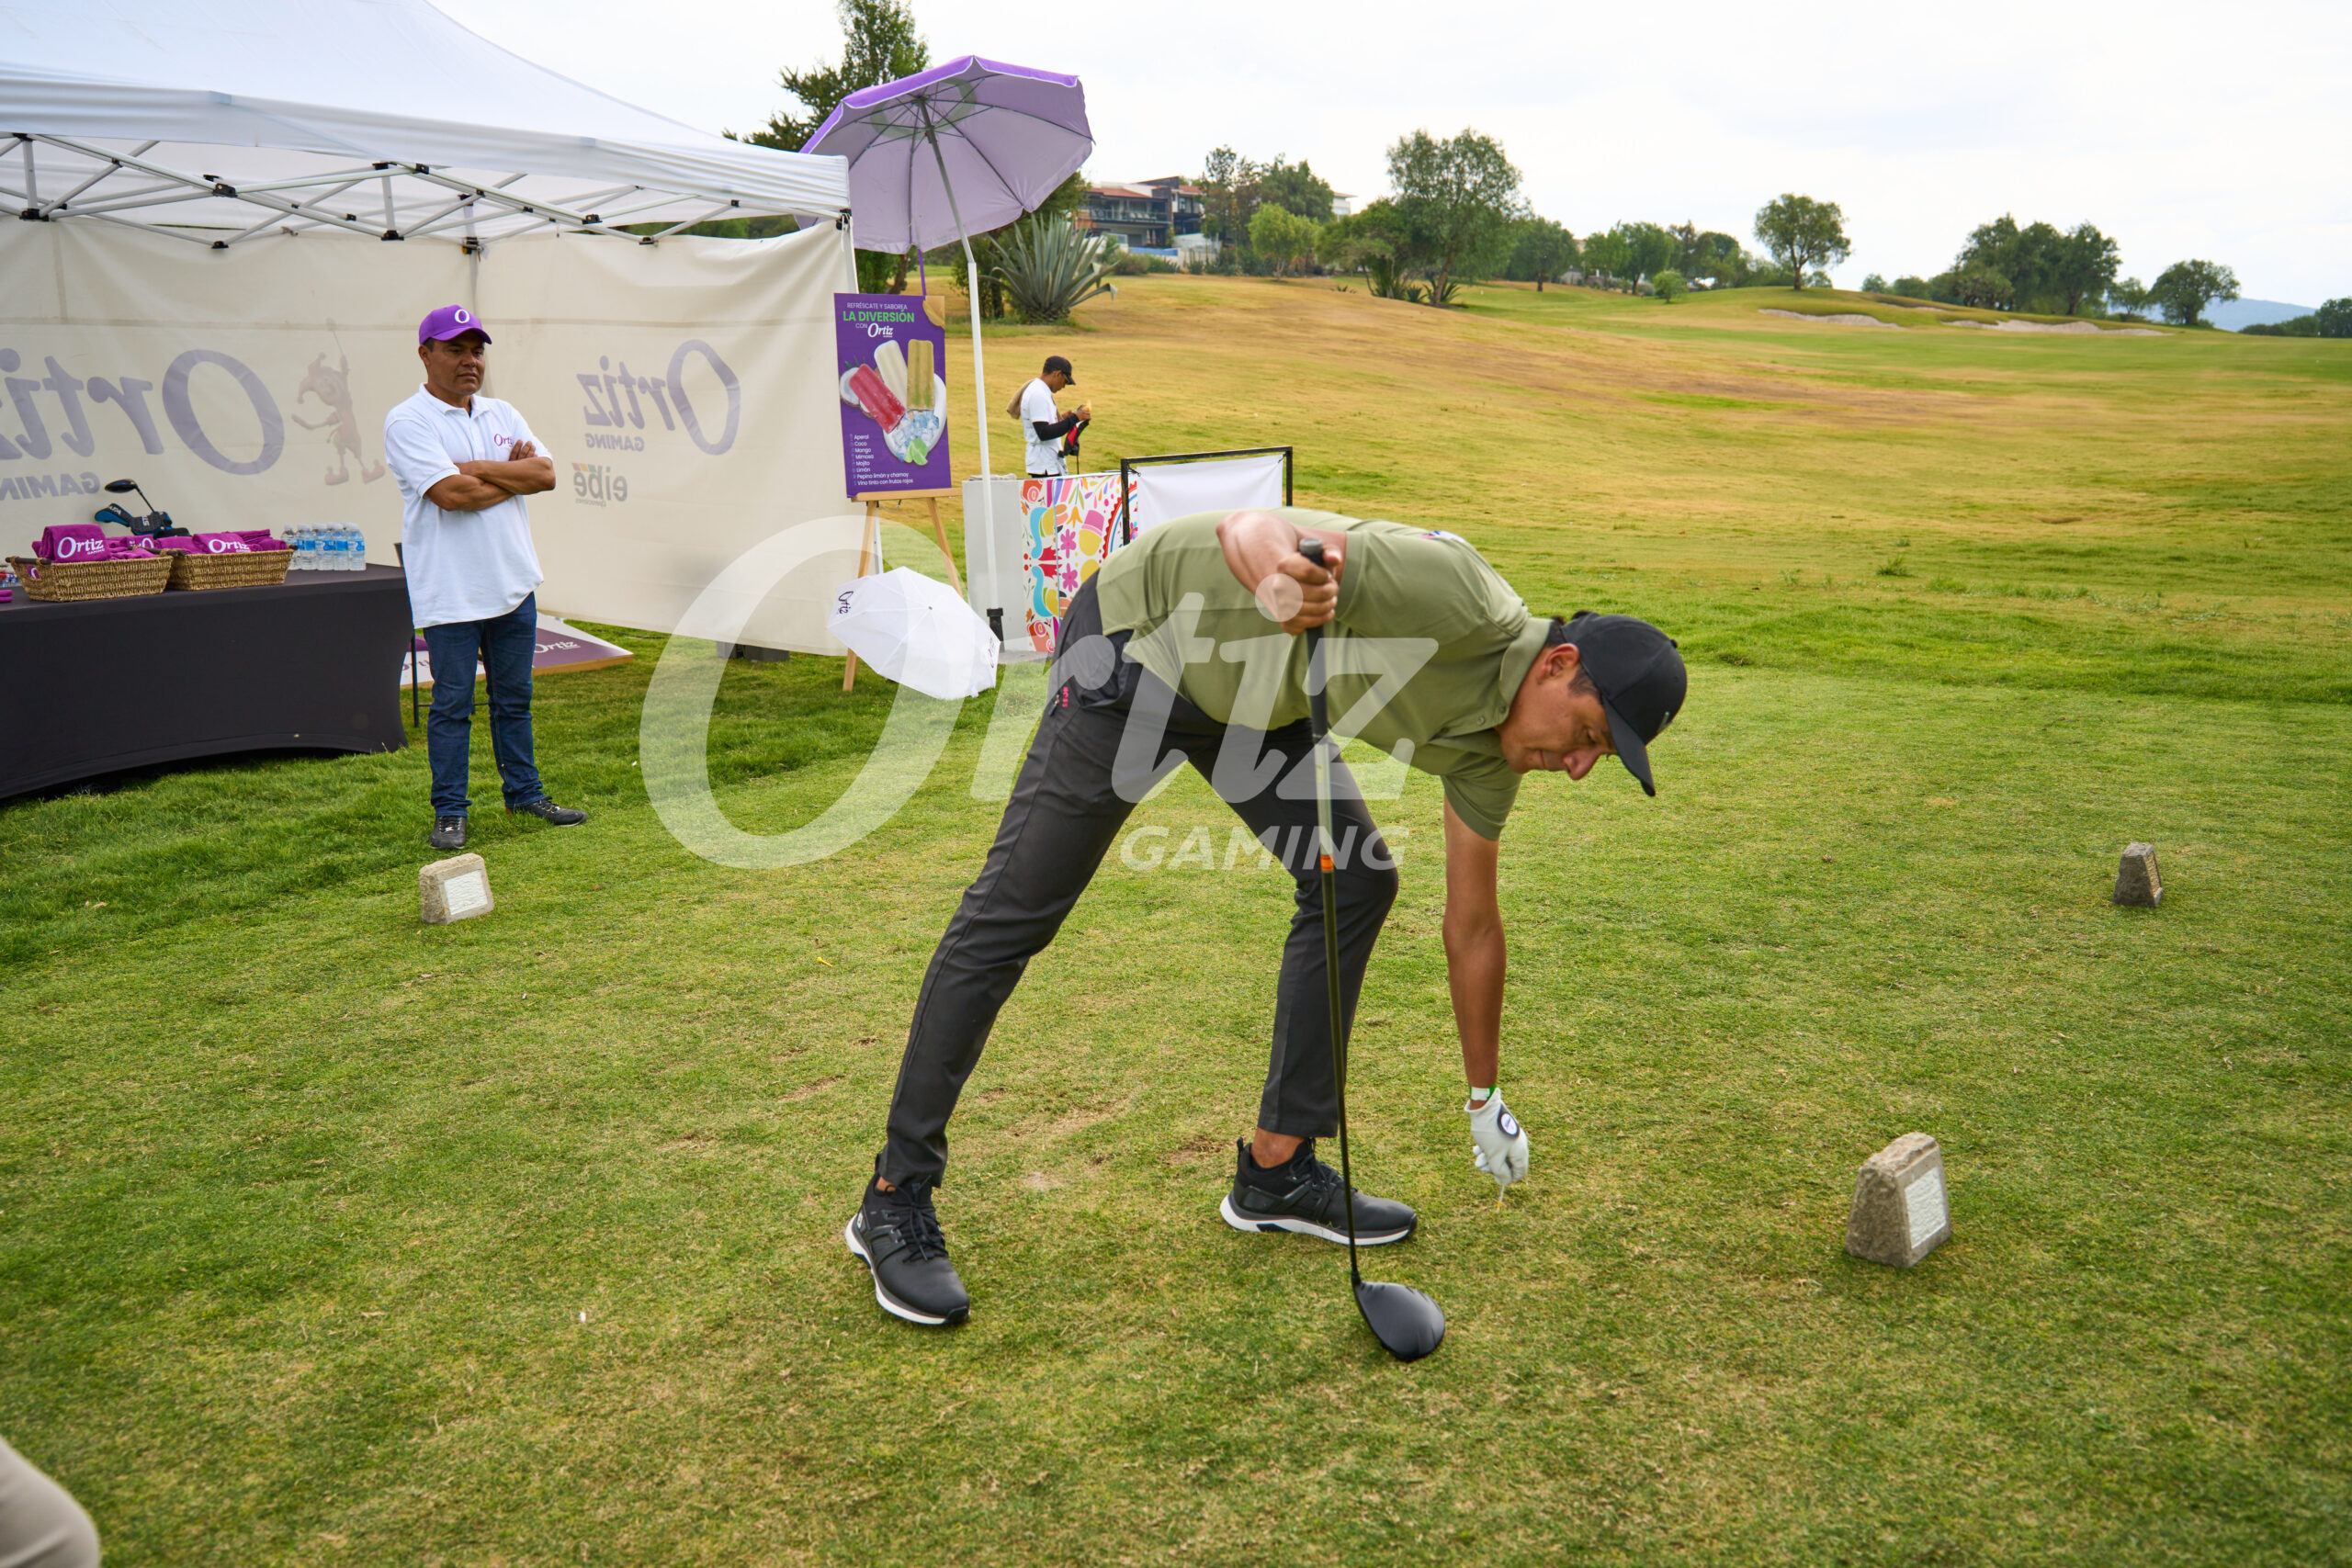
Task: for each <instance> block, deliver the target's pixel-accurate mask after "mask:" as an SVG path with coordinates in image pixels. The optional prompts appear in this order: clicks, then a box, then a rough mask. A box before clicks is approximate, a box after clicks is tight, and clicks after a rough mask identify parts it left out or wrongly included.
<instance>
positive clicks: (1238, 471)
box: [1127, 452, 1283, 534]
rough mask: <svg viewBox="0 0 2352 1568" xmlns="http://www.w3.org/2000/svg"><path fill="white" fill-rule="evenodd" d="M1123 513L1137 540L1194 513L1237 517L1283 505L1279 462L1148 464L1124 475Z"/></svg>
mask: <svg viewBox="0 0 2352 1568" xmlns="http://www.w3.org/2000/svg"><path fill="white" fill-rule="evenodd" d="M1128 473H1129V477H1130V479H1131V481H1132V483H1133V485H1134V487H1135V488H1134V490H1133V491H1132V493H1131V494H1130V495H1129V496H1128V498H1127V509H1128V512H1129V513H1130V516H1131V520H1132V522H1133V525H1134V529H1135V532H1136V533H1138V534H1140V533H1142V532H1143V531H1144V530H1145V529H1147V528H1149V527H1151V526H1153V525H1156V524H1160V523H1165V522H1167V521H1168V520H1169V519H1170V518H1171V517H1187V516H1190V515H1191V514H1192V513H1195V512H1238V511H1239V510H1241V509H1242V508H1243V507H1245V506H1280V505H1281V504H1282V503H1283V457H1282V454H1281V453H1279V452H1272V453H1268V454H1267V455H1266V456H1264V457H1219V458H1214V459H1210V460H1207V461H1204V462H1199V463H1147V464H1145V465H1143V466H1142V467H1140V468H1131V469H1129V470H1128Z"/></svg>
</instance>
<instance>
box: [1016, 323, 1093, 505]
mask: <svg viewBox="0 0 2352 1568" xmlns="http://www.w3.org/2000/svg"><path fill="white" fill-rule="evenodd" d="M1076 380H1077V378H1076V377H1074V376H1072V375H1071V374H1070V371H1069V360H1067V359H1064V358H1063V357H1062V356H1061V355H1058V354H1057V355H1053V356H1052V357H1051V358H1049V359H1047V360H1046V368H1045V369H1044V371H1043V372H1041V373H1040V374H1039V375H1037V376H1036V377H1035V378H1033V379H1032V380H1031V381H1030V383H1029V384H1028V385H1027V386H1026V387H1023V388H1022V389H1021V434H1022V438H1023V440H1024V441H1026V442H1027V443H1028V459H1029V460H1028V465H1027V466H1028V469H1029V477H1030V478H1031V479H1046V478H1049V477H1051V476H1054V475H1057V474H1059V473H1061V472H1062V451H1061V440H1062V437H1063V436H1065V435H1067V434H1069V433H1070V432H1071V431H1073V430H1075V429H1077V428H1078V426H1079V424H1080V423H1081V422H1082V421H1085V420H1090V419H1092V418H1093V417H1094V408H1093V405H1092V404H1091V403H1080V404H1079V406H1078V410H1077V412H1074V413H1069V414H1065V413H1063V412H1061V411H1060V410H1058V409H1057V408H1056V407H1054V394H1055V393H1056V392H1058V391H1060V390H1061V389H1063V388H1064V387H1067V386H1069V385H1071V384H1072V383H1073V382H1074V381H1076Z"/></svg>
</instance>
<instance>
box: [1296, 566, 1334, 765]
mask: <svg viewBox="0 0 2352 1568" xmlns="http://www.w3.org/2000/svg"><path fill="white" fill-rule="evenodd" d="M1298 553H1299V554H1300V555H1303V556H1305V557H1306V558H1307V559H1308V560H1311V561H1313V562H1314V563H1315V564H1316V565H1317V566H1321V565H1322V564H1323V541H1322V540H1320V539H1316V538H1305V539H1301V540H1299V542H1298ZM1322 649H1323V628H1322V627H1321V626H1309V627H1307V628H1306V706H1307V712H1308V716H1309V717H1310V719H1311V721H1312V723H1313V726H1314V734H1315V739H1317V740H1320V739H1323V737H1324V736H1326V735H1328V734H1329V733H1330V731H1331V709H1330V704H1329V699H1328V698H1327V697H1326V695H1325V693H1324V684H1325V682H1322V681H1319V680H1317V676H1318V675H1320V674H1321V673H1322V671H1321V670H1320V669H1319V668H1318V666H1317V660H1318V659H1319V658H1320V656H1321V653H1322Z"/></svg>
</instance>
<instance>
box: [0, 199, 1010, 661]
mask: <svg viewBox="0 0 2352 1568" xmlns="http://www.w3.org/2000/svg"><path fill="white" fill-rule="evenodd" d="M847 247H848V236H847V234H846V233H845V232H843V231H837V230H835V229H833V228H831V226H830V225H829V226H826V227H824V228H821V229H816V230H811V231H803V232H801V233H798V234H790V235H786V236H784V237H783V238H781V239H777V240H772V241H763V242H760V243H743V242H729V241H712V240H684V239H673V240H667V241H664V242H662V244H660V245H652V246H648V245H624V244H616V243H612V242H610V241H605V240H599V239H594V238H591V237H574V238H569V239H560V238H554V237H548V238H546V239H541V240H513V241H506V242H503V243H500V244H497V245H494V246H492V248H491V249H490V251H489V252H487V253H486V254H483V255H482V256H481V257H480V258H479V259H478V260H477V259H476V258H469V257H468V256H466V255H465V254H463V253H461V252H460V251H458V248H457V247H456V246H454V245H425V244H387V243H379V242H376V241H372V240H366V239H360V238H357V237H356V236H345V235H340V234H319V233H312V234H304V235H299V236H286V235H280V234H270V235H260V236H256V237H255V238H254V239H253V240H251V241H249V242H247V243H243V244H241V245H237V246H234V247H232V248H231V249H229V250H225V251H209V250H202V249H199V248H198V247H196V246H193V245H189V244H187V243H184V242H181V241H178V240H174V239H169V238H166V237H164V236H160V235H153V234H145V233H141V232H138V231H132V230H126V229H119V228H113V227H100V226H96V225H84V224H72V223H15V222H0V276H5V277H6V279H7V280H8V287H7V288H6V289H5V290H0V371H5V372H6V375H7V376H8V377H9V378H12V379H13V380H14V381H15V382H16V383H17V384H16V385H15V386H13V387H11V388H10V389H9V393H10V395H8V396H6V397H0V438H5V441H6V450H5V451H0V549H5V550H6V551H8V552H13V553H17V554H28V553H30V552H29V549H28V547H29V544H30V542H31V540H32V538H33V537H34V536H36V535H38V534H39V533H40V530H41V528H42V527H44V526H45V525H49V524H52V523H75V522H87V521H89V519H90V515H91V513H93V512H94V511H96V509H97V508H98V507H99V506H101V505H103V504H106V503H107V502H110V501H114V500H116V499H117V498H115V497H112V496H108V495H106V494H103V493H101V492H100V491H99V490H98V486H99V485H100V484H102V483H103V482H104V481H106V480H107V479H124V478H128V479H137V480H139V482H140V483H141V485H142V486H144V487H145V489H146V491H147V494H148V495H149V496H150V497H152V498H153V501H154V503H155V504H156V505H158V506H160V507H163V508H164V510H166V511H168V512H170V513H172V514H173V515H174V517H175V520H176V521H178V522H179V523H181V524H182V525H185V526H187V527H189V528H191V529H194V530H196V531H198V532H205V531H209V530H212V529H220V528H257V527H268V528H274V529H276V528H288V527H293V526H296V525H301V524H317V523H348V524H352V525H356V526H357V527H359V528H361V529H362V530H363V531H364V532H365V533H366V535H367V536H368V558H369V559H371V560H374V561H378V562H382V563H387V564H389V563H390V561H391V560H392V559H393V550H392V547H393V545H394V543H395V542H396V541H398V539H399V538H400V524H401V502H400V491H399V487H398V485H397V484H396V483H395V482H394V481H393V479H392V478H391V476H390V474H389V473H388V472H386V471H385V469H384V468H383V456H384V454H383V424H384V413H385V411H386V410H388V409H390V407H391V406H392V405H393V404H394V403H397V402H399V401H401V400H402V399H404V398H406V397H408V396H409V395H410V394H411V393H413V392H414V391H415V390H416V387H417V383H418V381H419V379H420V378H421V371H420V368H419V367H418V365H417V359H416V323H417V321H418V320H419V319H421V318H422V317H423V316H424V314H425V313H426V312H427V311H428V310H432V309H433V308H434V307H435V306H436V305H445V304H450V303H463V304H469V305H471V306H472V307H473V308H474V309H475V310H478V311H479V312H481V315H482V316H483V318H484V320H485V321H487V323H488V325H489V328H490V331H491V333H492V336H493V337H494V338H495V339H496V342H495V344H493V346H492V349H491V362H490V364H491V372H490V379H489V383H488V386H487V388H486V390H488V391H490V392H492V394H494V395H496V396H498V397H502V398H504V399H506V400H508V401H510V402H513V403H514V404H515V406H516V407H517V408H518V409H520V410H521V411H522V413H523V417H524V418H525V419H526V421H528V422H529V423H530V425H531V427H532V429H533V430H534V431H535V432H537V434H538V436H539V438H540V440H541V441H542V442H543V443H544V444H545V445H546V446H547V448H548V455H549V456H550V457H553V458H554V460H555V464H556V473H557V488H556V489H555V490H554V491H552V492H550V493H548V494H547V495H543V496H537V497H533V498H532V500H531V502H530V509H531V531H532V535H533V537H534V540H535V542H536V543H537V547H538V553H539V558H540V561H541V564H542V565H543V566H544V568H545V569H546V570H547V573H548V581H547V582H546V584H545V586H544V587H542V588H541V590H540V601H541V603H542V604H545V605H546V606H547V607H548V609H549V610H550V611H553V612H557V613H563V614H570V615H581V616H585V617H587V618H590V619H601V620H606V621H612V622H616V623H617V624H619V625H623V626H639V627H643V628H645V629H648V630H652V631H667V630H669V629H670V628H671V627H672V626H674V625H675V624H676V620H677V617H678V615H680V613H681V612H683V611H684V608H685V607H686V605H687V604H691V603H692V602H693V599H694V597H695V594H696V593H697V592H700V590H701V588H702V586H703V585H704V584H705V583H707V581H710V579H711V578H712V577H713V576H714V575H715V574H716V573H717V572H718V570H719V569H720V568H722V567H724V566H725V565H726V564H727V563H728V562H729V561H730V560H732V559H734V558H735V557H736V556H737V555H739V554H741V552H742V551H744V550H746V549H748V548H749V547H751V546H752V545H753V544H755V543H757V542H759V541H760V540H762V539H763V538H766V537H767V536H770V535H772V534H774V533H775V532H776V531H778V530H779V529H782V528H785V527H787V526H790V525H794V524H797V523H801V522H805V521H809V520H812V519H814V520H818V521H819V525H820V526H821V527H823V528H825V529H826V530H827V531H828V535H829V536H830V537H831V538H832V539H833V540H834V541H836V544H835V547H834V553H833V556H832V557H831V558H828V559H824V560H820V561H818V562H815V563H812V565H811V566H810V567H809V568H806V569H804V570H802V571H801V572H799V573H797V574H796V575H795V577H794V578H793V579H792V580H790V581H787V582H786V583H783V584H780V585H779V586H778V589H777V591H776V592H774V593H772V594H771V595H770V597H769V599H768V601H767V603H765V604H763V606H762V607H761V608H760V610H759V611H758V612H757V613H756V614H755V615H754V616H753V619H752V623H751V624H750V626H747V627H746V629H745V631H744V633H743V636H742V640H743V641H745V642H747V643H752V644H755V645H759V646H764V647H771V648H790V649H798V650H802V651H808V652H825V653H836V654H837V653H839V652H840V651H841V646H840V644H839V643H837V642H835V641H834V640H833V638H832V637H831V634H829V633H828V632H827V631H826V630H825V629H824V623H825V616H826V614H827V612H828V610H829V609H830V600H831V592H832V590H833V588H834V587H836V586H837V585H838V584H839V583H841V582H842V581H847V580H848V579H850V578H852V577H854V576H856V575H857V558H856V548H857V538H858V536H859V533H860V530H861V529H862V527H863V520H862V518H861V517H859V516H857V515H856V514H855V513H854V509H852V508H851V507H850V505H849V504H848V502H846V501H845V500H844V499H843V497H842V457H841V440H840V419H839V416H838V414H837V413H836V412H834V405H835V402H836V400H837V398H838V393H837V391H836V389H835V387H834V377H833V371H832V363H833V354H832V326H831V296H832V294H833V292H834V290H835V289H836V288H840V287H841V286H842V277H843V274H844V272H845V270H846V267H847V265H848V264H847V259H846V258H847V254H848V250H847ZM691 344H702V345H704V346H703V347H700V348H695V347H692V346H689V345H691ZM12 356H13V357H12ZM51 361H54V365H53V366H52V364H51ZM623 363H627V364H628V367H629V370H630V372H631V378H632V382H633V383H634V382H635V380H636V378H638V377H639V376H642V377H643V378H644V379H645V381H646V382H647V383H649V384H656V383H658V384H659V385H660V386H661V387H662V393H661V396H660V398H658V399H657V398H656V397H655V396H654V394H653V393H652V392H651V391H650V389H644V390H639V392H638V395H637V398H636V400H635V402H634V405H633V406H632V403H631V401H630V400H629V398H628V395H627V394H626V393H622V392H620V390H619V389H618V386H617V379H618V367H619V366H620V365H621V364H623ZM722 365H723V366H724V367H726V370H725V374H724V375H722V374H721V373H720V371H719V369H718V367H720V366H722ZM673 366H674V367H675V372H676V374H675V377H674V385H677V386H683V387H684V389H685V390H686V394H687V401H688V406H689V407H691V408H692V409H693V411H694V413H695V421H696V423H697V426H698V428H699V430H700V434H701V439H700V440H696V439H695V432H694V431H693V430H689V429H688V428H686V427H685V426H684V423H683V421H682V420H681V419H680V416H679V414H678V412H677V409H676V406H675V403H676V399H675V396H674V392H673V374H672V372H673ZM608 373H609V374H611V375H613V376H614V378H615V385H614V386H612V387H611V388H609V389H608V388H607V387H606V386H605V381H604V377H605V375H606V374H608ZM582 375H586V376H590V377H592V378H594V385H595V388H596V393H595V407H596V409H597V411H598V412H600V413H601V414H602V417H604V419H605V424H603V425H602V426H598V425H596V424H594V423H593V421H592V420H591V418H590V417H589V414H590V409H591V393H590V392H589V391H588V389H585V388H583V387H582V385H581V382H580V377H582ZM728 378H732V379H733V381H734V383H735V391H734V396H733V397H732V398H731V399H730V397H729V393H728V390H727V387H726V381H727V379H728ZM100 383H103V384H104V385H103V388H102V387H101V385H100ZM118 391H119V392H120V393H122V394H123V395H122V396H116V395H115V394H116V393H117V392H118ZM730 403H731V405H732V408H733V419H732V426H733V429H732V435H731V438H730V437H729V407H730ZM665 405H666V406H668V407H669V408H670V418H669V421H668V423H667V426H666V427H665V423H664V421H663V419H662V412H661V410H662V407H663V406H665ZM28 410H29V411H30V413H31V416H32V417H31V418H30V419H28V418H27V411H28ZM616 411H617V413H616ZM616 417H617V418H618V420H619V421H620V423H619V424H618V425H617V426H616V425H615V424H614V423H612V422H613V420H614V419H615V418H616ZM597 437H601V438H603V440H604V442H605V444H603V445H597V444H594V442H593V440H592V438H597ZM711 448H717V450H712V449H711ZM616 480H617V481H621V483H622V484H625V485H626V497H627V498H626V499H625V500H624V499H621V498H620V490H619V487H618V486H616V483H615V481H616ZM138 499H139V498H138V497H137V496H126V497H122V498H120V500H121V501H122V502H123V503H124V504H126V505H129V506H132V507H136V506H137V504H138ZM1014 558H1015V559H1016V560H1017V559H1018V556H1017V554H1016V556H1015V557H1014Z"/></svg>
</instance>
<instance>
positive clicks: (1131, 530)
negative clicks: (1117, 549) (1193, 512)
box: [1119, 446, 1298, 546]
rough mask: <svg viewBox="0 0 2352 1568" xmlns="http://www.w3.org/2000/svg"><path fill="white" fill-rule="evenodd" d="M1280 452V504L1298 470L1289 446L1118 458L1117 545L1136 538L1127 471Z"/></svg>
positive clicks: (1287, 499) (1288, 497)
mask: <svg viewBox="0 0 2352 1568" xmlns="http://www.w3.org/2000/svg"><path fill="white" fill-rule="evenodd" d="M1276 452H1279V453H1281V454H1282V456H1283V505H1284V506H1289V505H1292V504H1294V502H1292V500H1291V493H1292V492H1291V479H1292V476H1293V474H1294V473H1295V471H1296V469H1297V467H1298V460H1297V457H1296V448H1295V447H1290V446H1238V447H1236V448H1234V449H1233V450H1232V451H1229V452H1158V453H1152V454H1148V455H1147V456H1145V457H1122V458H1120V459H1119V543H1120V544H1121V545H1122V546H1126V545H1132V544H1134V543H1135V539H1136V527H1135V519H1134V518H1132V517H1130V516H1128V515H1127V493H1128V491H1127V487H1128V485H1129V484H1130V483H1131V482H1132V481H1130V480H1129V479H1128V478H1127V474H1128V470H1130V469H1132V468H1140V467H1141V466H1142V465H1144V464H1146V463H1195V462H1200V461H1202V460H1203V459H1205V458H1215V457H1267V456H1270V455H1271V454H1272V453H1276Z"/></svg>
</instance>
